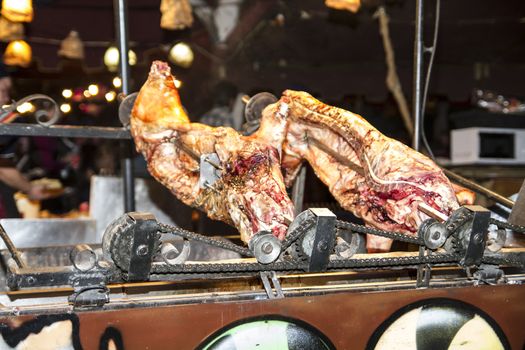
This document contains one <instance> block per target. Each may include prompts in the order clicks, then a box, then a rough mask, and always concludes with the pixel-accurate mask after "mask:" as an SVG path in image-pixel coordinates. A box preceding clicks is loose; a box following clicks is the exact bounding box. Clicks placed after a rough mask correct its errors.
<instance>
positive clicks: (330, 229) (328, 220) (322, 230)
mask: <svg viewBox="0 0 525 350" xmlns="http://www.w3.org/2000/svg"><path fill="white" fill-rule="evenodd" d="M309 211H310V212H311V213H312V214H313V215H314V216H315V218H316V222H315V226H314V228H315V235H314V239H313V244H312V254H311V256H310V263H309V266H308V272H319V271H324V270H326V266H328V263H329V260H330V254H331V252H332V250H333V248H334V244H335V222H336V219H337V217H336V216H335V214H334V213H332V212H331V211H330V210H328V209H326V208H310V209H309Z"/></svg>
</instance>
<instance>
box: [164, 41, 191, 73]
mask: <svg viewBox="0 0 525 350" xmlns="http://www.w3.org/2000/svg"><path fill="white" fill-rule="evenodd" d="M169 58H170V60H171V61H172V62H173V63H175V64H176V65H179V66H181V67H184V68H189V67H190V66H191V64H192V63H193V59H194V55H193V51H192V49H191V47H190V46H189V45H188V44H186V43H183V42H180V43H177V44H175V45H174V46H173V47H172V48H171V50H170V52H169Z"/></svg>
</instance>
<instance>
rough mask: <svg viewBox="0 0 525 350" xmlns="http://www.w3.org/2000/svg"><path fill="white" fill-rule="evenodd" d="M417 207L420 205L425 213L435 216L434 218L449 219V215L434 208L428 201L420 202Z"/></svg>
mask: <svg viewBox="0 0 525 350" xmlns="http://www.w3.org/2000/svg"><path fill="white" fill-rule="evenodd" d="M417 207H418V209H419V210H421V211H422V212H423V213H425V214H427V215H428V216H430V217H431V218H434V219H436V220H440V221H447V220H448V215H446V214H443V213H442V212H440V211H438V210H436V209H434V208H432V207H431V206H430V205H428V204H426V203H419V204H418V206H417Z"/></svg>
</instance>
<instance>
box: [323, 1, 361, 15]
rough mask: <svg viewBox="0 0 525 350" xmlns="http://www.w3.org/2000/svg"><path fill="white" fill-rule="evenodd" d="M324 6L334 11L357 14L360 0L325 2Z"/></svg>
mask: <svg viewBox="0 0 525 350" xmlns="http://www.w3.org/2000/svg"><path fill="white" fill-rule="evenodd" d="M324 3H325V5H326V6H328V7H331V8H334V9H336V10H348V11H351V12H354V13H355V12H357V11H358V10H359V7H360V6H361V0H325V2H324Z"/></svg>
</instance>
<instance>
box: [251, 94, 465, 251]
mask: <svg viewBox="0 0 525 350" xmlns="http://www.w3.org/2000/svg"><path fill="white" fill-rule="evenodd" d="M271 130H273V133H272V132H270V131H271ZM276 130H284V131H283V132H280V133H279V132H276ZM258 134H260V137H266V138H267V139H269V138H270V137H272V136H273V142H275V144H280V145H282V146H281V147H282V151H283V160H282V167H283V171H284V172H285V181H286V183H287V184H288V185H290V184H291V182H292V181H293V179H294V177H295V175H296V173H297V170H298V168H299V165H300V164H301V162H302V161H303V159H304V160H306V161H308V163H310V165H311V166H312V168H313V169H314V171H315V173H316V174H317V176H318V177H319V178H320V179H321V181H323V182H324V183H325V184H326V185H327V186H328V187H329V189H330V192H331V193H332V194H333V196H334V197H335V199H336V200H337V201H338V202H339V204H340V205H341V206H342V207H343V208H344V209H346V210H349V211H351V212H352V213H354V214H355V215H356V216H358V217H361V218H362V219H363V220H364V221H365V223H366V224H367V225H370V226H374V227H377V228H380V229H384V230H390V231H392V230H394V231H402V232H405V233H408V234H414V233H415V232H416V231H417V228H418V226H419V225H420V224H421V222H422V221H423V220H425V219H427V218H428V216H427V215H426V214H424V213H422V212H421V211H420V210H419V209H418V204H419V203H425V204H427V205H429V206H431V207H433V208H434V209H436V210H438V211H440V212H442V213H444V214H446V215H449V214H450V213H451V212H452V211H453V210H454V209H456V208H458V207H459V204H458V201H457V199H456V196H455V194H454V190H453V189H452V186H451V184H450V182H449V180H448V179H447V178H446V177H445V175H444V174H443V172H442V171H441V170H440V169H439V167H438V166H437V165H436V164H435V163H434V162H432V161H431V160H430V159H428V158H427V157H425V156H424V155H422V154H421V153H418V152H416V151H414V150H413V149H411V148H409V147H407V146H405V145H404V144H402V143H400V142H398V141H396V140H393V139H390V138H388V137H386V136H384V135H383V134H381V133H380V132H379V131H378V130H377V129H375V128H374V127H373V126H372V125H370V124H369V123H368V122H367V121H366V120H365V119H363V118H362V117H361V116H359V115H356V114H354V113H351V112H348V111H345V110H342V109H339V108H335V107H331V106H328V105H325V104H323V103H322V102H320V101H318V100H316V99H315V98H313V97H312V96H310V95H309V94H307V93H305V92H297V91H290V90H288V91H285V92H284V94H283V96H282V98H281V99H280V101H279V102H277V103H276V104H274V105H271V106H269V107H267V108H266V109H265V111H264V113H263V120H262V125H261V129H260V130H259V131H258ZM276 135H277V136H276ZM276 147H278V146H276ZM390 245H391V241H390V240H388V239H384V238H382V237H377V236H370V237H368V242H367V247H368V248H369V251H386V250H389V249H390Z"/></svg>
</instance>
